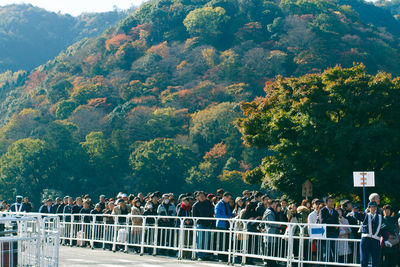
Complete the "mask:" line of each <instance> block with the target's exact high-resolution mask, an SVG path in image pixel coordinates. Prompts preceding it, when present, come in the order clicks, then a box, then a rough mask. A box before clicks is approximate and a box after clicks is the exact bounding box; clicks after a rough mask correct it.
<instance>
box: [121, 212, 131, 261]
mask: <svg viewBox="0 0 400 267" xmlns="http://www.w3.org/2000/svg"><path fill="white" fill-rule="evenodd" d="M123 216H125V225H126V229H125V230H126V232H127V236H126V240H125V249H124V252H125V253H128V243H129V236H130V235H131V234H132V232H131V230H130V229H129V222H130V220H131V216H129V215H123Z"/></svg>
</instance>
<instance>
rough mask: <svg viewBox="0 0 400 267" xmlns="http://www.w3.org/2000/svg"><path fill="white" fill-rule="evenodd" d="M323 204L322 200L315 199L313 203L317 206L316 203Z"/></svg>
mask: <svg viewBox="0 0 400 267" xmlns="http://www.w3.org/2000/svg"><path fill="white" fill-rule="evenodd" d="M322 202H323V201H322V200H321V199H319V198H314V199H313V201H312V204H316V203H319V204H321V203H322Z"/></svg>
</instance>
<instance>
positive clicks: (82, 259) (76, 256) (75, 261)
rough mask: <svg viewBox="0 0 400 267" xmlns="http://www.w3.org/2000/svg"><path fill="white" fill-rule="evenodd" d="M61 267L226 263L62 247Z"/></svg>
mask: <svg viewBox="0 0 400 267" xmlns="http://www.w3.org/2000/svg"><path fill="white" fill-rule="evenodd" d="M59 266H60V267H83V266H99V267H117V266H118V267H127V266H135V267H175V266H177V267H181V266H197V267H224V266H227V265H226V264H224V263H214V262H197V261H189V260H177V259H176V258H171V257H163V256H157V257H153V256H139V255H137V254H126V253H122V252H116V253H113V252H110V251H107V250H102V249H95V250H92V249H89V248H75V247H64V246H60V264H59Z"/></svg>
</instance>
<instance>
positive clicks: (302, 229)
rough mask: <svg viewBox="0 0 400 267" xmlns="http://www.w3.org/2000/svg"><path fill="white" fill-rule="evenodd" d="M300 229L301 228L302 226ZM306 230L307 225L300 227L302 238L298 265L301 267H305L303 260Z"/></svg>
mask: <svg viewBox="0 0 400 267" xmlns="http://www.w3.org/2000/svg"><path fill="white" fill-rule="evenodd" d="M298 227H300V225H299V226H298ZM304 228H305V225H302V226H301V227H300V236H299V238H300V240H299V248H300V251H299V264H298V266H299V267H303V260H304V237H305V233H304V232H305V231H304Z"/></svg>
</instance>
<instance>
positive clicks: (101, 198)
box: [99, 195, 106, 203]
mask: <svg viewBox="0 0 400 267" xmlns="http://www.w3.org/2000/svg"><path fill="white" fill-rule="evenodd" d="M99 202H100V203H105V202H106V196H105V195H100V197H99Z"/></svg>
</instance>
